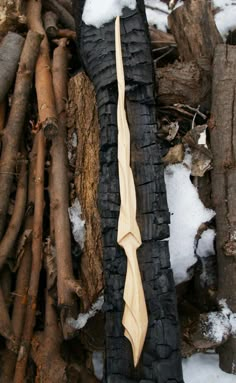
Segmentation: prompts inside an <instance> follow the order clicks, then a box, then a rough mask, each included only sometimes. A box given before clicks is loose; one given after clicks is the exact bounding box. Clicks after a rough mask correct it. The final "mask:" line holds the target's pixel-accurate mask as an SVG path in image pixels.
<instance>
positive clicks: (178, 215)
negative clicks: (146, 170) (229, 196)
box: [165, 154, 215, 284]
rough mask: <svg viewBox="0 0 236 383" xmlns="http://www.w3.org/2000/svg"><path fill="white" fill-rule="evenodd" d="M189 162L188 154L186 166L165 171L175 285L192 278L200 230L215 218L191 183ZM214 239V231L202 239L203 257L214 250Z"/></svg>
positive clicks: (168, 168)
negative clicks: (190, 274)
mask: <svg viewBox="0 0 236 383" xmlns="http://www.w3.org/2000/svg"><path fill="white" fill-rule="evenodd" d="M190 161H191V156H189V154H187V155H186V156H185V160H184V162H183V163H181V164H175V165H169V166H167V168H166V169H165V183H166V191H167V201H168V206H169V210H170V214H171V216H170V221H171V224H170V239H169V249H170V259H171V265H172V268H173V273H174V278H175V283H176V284H179V283H181V282H183V281H186V280H188V279H189V277H190V276H189V274H188V269H189V268H190V267H191V266H192V265H193V264H194V263H195V262H196V261H197V258H196V256H195V254H194V242H195V236H196V234H197V230H198V228H199V226H200V225H201V224H202V223H203V222H207V221H209V220H211V218H212V217H214V215H215V212H214V211H213V210H210V209H206V208H205V207H204V205H203V204H202V202H201V201H200V199H199V196H198V192H197V189H196V188H195V186H194V185H193V184H192V182H191V180H190V167H189V163H190ZM204 237H205V238H204ZM206 237H207V238H206ZM213 239H214V235H213V234H212V232H211V233H207V234H205V236H203V240H202V242H201V246H200V252H202V256H203V254H204V255H206V256H207V254H205V251H207V252H208V251H210V250H211V249H212V244H209V243H208V240H209V241H212V240H213Z"/></svg>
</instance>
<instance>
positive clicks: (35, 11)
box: [27, 0, 58, 138]
mask: <svg viewBox="0 0 236 383" xmlns="http://www.w3.org/2000/svg"><path fill="white" fill-rule="evenodd" d="M41 9H42V4H41V0H38V1H36V0H29V1H28V2H27V20H28V26H29V28H30V29H32V30H33V31H37V32H39V33H41V34H43V35H44V39H43V41H42V43H41V46H40V55H39V58H38V61H37V64H36V77H35V85H36V91H37V102H38V112H39V120H40V123H41V126H42V128H43V130H44V133H45V136H46V137H48V138H52V137H54V136H55V134H56V133H57V129H58V128H57V114H56V109H55V99H54V93H53V85H52V74H51V61H50V54H49V44H48V39H47V36H46V34H45V30H44V28H43V24H42V19H41Z"/></svg>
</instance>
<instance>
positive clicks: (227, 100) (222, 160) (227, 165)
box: [210, 45, 236, 374]
mask: <svg viewBox="0 0 236 383" xmlns="http://www.w3.org/2000/svg"><path fill="white" fill-rule="evenodd" d="M235 94H236V47H234V46H228V45H218V46H217V47H216V51H215V57H214V63H213V85H212V110H211V121H210V127H211V129H210V138H211V148H212V152H213V171H212V195H213V203H214V205H215V210H216V227H217V236H216V247H217V258H218V274H219V292H218V298H219V299H226V302H227V304H228V306H229V308H230V309H231V310H232V312H234V313H235V312H236V235H235V233H236V209H235V206H236V205H235V199H236V191H235V190H236V162H235V148H236V97H235ZM219 355H220V366H221V368H222V369H223V370H224V371H226V372H228V373H232V374H236V369H235V366H236V337H233V336H231V337H230V339H229V340H228V341H227V342H226V343H225V344H224V345H223V346H222V347H220V348H219Z"/></svg>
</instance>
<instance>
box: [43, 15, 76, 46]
mask: <svg viewBox="0 0 236 383" xmlns="http://www.w3.org/2000/svg"><path fill="white" fill-rule="evenodd" d="M43 22H44V27H45V31H46V33H47V36H48V38H49V39H56V38H63V37H65V38H68V39H71V40H75V39H76V32H75V31H72V30H70V29H59V28H58V27H57V15H56V14H55V13H54V12H51V11H49V12H46V13H45V14H44V16H43Z"/></svg>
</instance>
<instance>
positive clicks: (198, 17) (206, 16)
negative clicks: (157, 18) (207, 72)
mask: <svg viewBox="0 0 236 383" xmlns="http://www.w3.org/2000/svg"><path fill="white" fill-rule="evenodd" d="M168 21H169V26H170V29H171V32H172V33H173V35H174V38H175V40H176V43H177V46H178V51H179V54H180V57H181V59H182V60H183V61H191V60H193V59H195V60H196V62H197V63H198V64H200V66H201V65H202V63H203V60H204V61H205V59H207V61H208V62H209V63H211V62H212V60H213V55H214V49H215V46H216V44H219V43H221V42H222V37H221V35H220V33H219V31H218V30H217V28H216V25H215V21H214V16H213V12H212V10H211V4H210V2H209V1H208V0H198V1H196V0H186V1H185V2H184V5H182V6H181V7H178V8H176V9H175V10H174V11H173V12H171V14H170V15H169V17H168Z"/></svg>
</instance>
